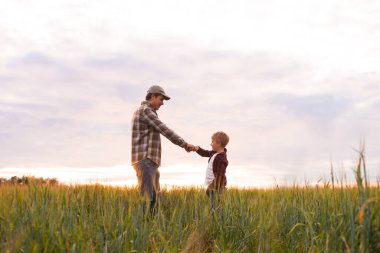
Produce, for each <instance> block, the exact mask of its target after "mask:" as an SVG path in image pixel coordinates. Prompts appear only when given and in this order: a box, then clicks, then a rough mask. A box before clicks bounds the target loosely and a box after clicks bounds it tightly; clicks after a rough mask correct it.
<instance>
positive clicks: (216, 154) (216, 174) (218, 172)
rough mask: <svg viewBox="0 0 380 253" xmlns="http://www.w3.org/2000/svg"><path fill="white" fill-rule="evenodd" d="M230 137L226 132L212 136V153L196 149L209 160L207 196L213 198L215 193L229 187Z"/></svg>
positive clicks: (206, 180)
mask: <svg viewBox="0 0 380 253" xmlns="http://www.w3.org/2000/svg"><path fill="white" fill-rule="evenodd" d="M228 142H229V137H228V135H227V134H226V133H224V132H216V133H214V134H213V135H212V136H211V147H212V151H209V150H204V149H202V148H200V147H195V151H196V152H197V153H198V154H199V155H200V156H203V157H210V159H209V160H208V165H207V170H206V179H205V186H206V187H207V189H206V194H207V196H210V195H211V197H212V198H213V195H214V192H217V193H220V192H222V191H223V190H224V189H225V187H226V185H227V178H226V169H227V166H228V160H227V149H226V146H227V144H228Z"/></svg>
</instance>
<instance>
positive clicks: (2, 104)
mask: <svg viewBox="0 0 380 253" xmlns="http://www.w3.org/2000/svg"><path fill="white" fill-rule="evenodd" d="M123 3H124V2H123ZM123 3H122V2H118V1H111V2H110V3H109V4H107V6H104V4H103V3H98V2H94V3H91V4H89V3H85V2H78V3H76V4H74V3H73V2H70V1H69V2H61V3H52V2H48V3H47V2H45V1H36V3H35V4H33V5H31V4H29V3H27V2H23V1H15V2H12V3H8V4H7V5H6V6H5V7H4V8H3V10H2V11H0V21H1V22H0V31H1V33H0V39H1V40H2V41H4V43H1V45H0V48H1V50H2V52H4V54H2V55H1V56H0V87H1V91H2V95H1V97H0V124H1V126H2V127H1V129H0V143H1V145H2V150H1V152H0V168H2V169H1V170H0V176H1V175H2V174H4V173H5V172H4V170H5V169H7V168H8V169H9V168H27V167H30V168H49V167H51V168H54V167H55V168H58V167H62V166H63V167H72V168H78V170H79V168H92V167H96V168H110V167H113V166H122V165H123V166H125V167H126V169H127V170H128V166H127V164H128V163H129V159H130V128H131V125H130V121H131V117H132V113H133V110H134V109H135V108H136V107H137V106H138V105H139V103H140V102H141V101H142V100H143V99H144V97H145V93H146V90H147V88H148V87H149V86H150V85H153V84H157V83H159V84H162V86H164V87H165V89H166V90H167V92H168V93H169V94H170V95H171V96H172V99H171V100H170V101H167V102H165V105H164V106H163V107H162V108H161V109H160V111H159V115H160V118H161V119H162V120H163V121H164V122H166V123H167V124H168V125H169V127H171V128H172V129H173V130H175V131H176V132H177V133H178V134H180V135H181V136H182V137H184V138H185V139H186V140H187V141H188V142H190V143H193V144H198V145H201V146H203V147H205V148H209V143H210V136H211V134H212V133H213V132H214V131H216V130H224V131H226V132H227V133H229V135H230V137H231V142H230V144H229V146H228V148H229V151H228V153H229V160H230V164H231V165H230V166H231V167H230V168H231V171H229V173H230V174H229V177H230V178H231V179H232V181H229V182H231V184H239V180H243V179H242V178H243V177H244V176H243V175H244V174H245V173H246V174H247V176H246V177H244V178H252V184H256V185H260V183H258V181H257V180H255V178H261V179H262V180H263V181H265V180H270V179H269V178H277V179H278V178H280V179H281V178H284V177H286V178H288V179H289V181H292V178H298V179H300V178H301V179H303V178H310V180H311V181H313V180H315V179H318V178H320V177H322V176H324V175H326V174H328V173H329V166H330V160H332V161H333V162H335V163H336V164H338V165H337V167H341V166H339V164H341V161H347V160H351V161H352V162H354V161H355V159H356V157H357V154H356V152H355V151H354V150H353V149H354V148H358V147H359V143H360V141H361V140H362V139H364V140H365V141H366V148H367V156H368V164H367V165H368V168H369V173H370V175H371V176H372V179H374V178H375V177H376V176H377V175H379V172H380V171H379V169H380V149H379V148H378V147H377V146H378V145H377V144H378V143H379V141H380V138H379V136H378V134H377V131H378V129H380V116H379V115H380V114H379V109H380V86H379V85H378V84H379V82H380V72H379V71H378V70H379V69H380V62H379V60H378V59H380V51H379V50H380V47H379V46H378V45H380V43H379V42H380V37H379V36H380V35H379V34H380V29H379V27H380V22H379V21H377V19H375V18H374V17H375V13H376V10H379V5H378V4H376V3H374V2H370V1H368V2H363V3H360V4H359V3H358V2H356V1H349V2H348V3H347V2H343V1H333V2H331V3H330V5H324V6H325V7H319V6H320V5H319V4H318V6H317V2H315V1H308V3H306V2H305V3H302V4H301V6H298V7H299V8H298V7H297V8H291V9H290V7H289V8H288V7H286V6H292V4H295V3H293V1H288V2H287V4H286V6H285V5H283V4H282V3H278V2H275V1H269V2H268V3H255V2H252V3H251V2H250V3H248V2H245V1H241V2H240V1H239V2H237V3H236V4H234V5H233V6H230V4H228V3H227V2H220V3H219V2H218V3H219V4H218V5H217V6H216V5H214V4H216V2H215V3H214V2H212V1H211V2H209V3H207V4H206V5H207V6H208V5H210V6H208V7H207V6H203V5H201V4H200V3H198V2H194V3H191V4H190V3H187V4H186V8H184V7H181V6H182V5H180V4H179V3H177V2H170V1H169V2H168V3H167V5H161V4H160V5H159V6H158V5H157V4H155V3H153V2H152V3H151V4H153V5H148V6H150V7H149V8H145V7H144V6H146V5H143V3H139V4H133V3H132V2H126V3H125V4H123ZM318 3H319V2H318ZM309 4H311V5H309ZM119 5H120V6H121V7H120V8H118V6H119ZM57 6H59V7H60V8H57V9H56V8H55V7H57ZM165 6H166V7H168V6H172V7H173V6H174V7H175V8H174V9H173V8H170V11H168V10H166V9H165V8H166V7H165ZM153 7H154V8H153ZM164 7H165V8H164ZM245 7H247V8H245ZM293 7H294V6H293ZM155 8H156V9H155ZM157 8H158V9H157ZM4 9H6V10H7V11H9V12H5V11H4ZM164 9H165V10H164ZM296 9H297V10H298V11H295V10H296ZM159 10H161V11H159ZM293 10H294V11H293ZM313 10H315V11H313ZM185 11H189V12H186V13H189V14H188V15H189V16H186V15H185V14H184V12H185ZM252 13H256V14H257V15H256V16H255V15H253V16H252ZM352 13H355V15H351V14H352ZM128 14H130V15H128ZM291 14H294V15H291ZM198 15H199V16H198ZM225 15H226V19H222V17H224V16H225ZM148 17H149V18H148ZM160 17H163V18H160ZM210 17H213V19H212V18H210ZM376 17H377V16H376ZM18 18H19V19H20V20H22V21H23V22H21V21H20V20H18ZM174 20H175V21H176V22H174ZM194 20H197V21H196V22H194ZM194 23H195V24H194ZM144 32H145V33H144ZM163 149H164V153H163V161H164V164H163V166H164V168H165V169H163V173H162V176H163V180H164V181H165V180H168V181H167V182H172V181H170V180H174V181H175V178H177V179H178V180H180V179H179V178H183V177H186V175H188V174H186V173H189V172H187V171H186V169H184V170H183V171H180V172H178V173H179V174H178V173H177V174H175V172H174V171H171V170H170V169H168V168H171V166H176V165H178V164H184V163H185V164H188V166H193V167H194V168H197V169H195V173H196V174H197V175H198V176H199V175H201V174H202V173H203V171H202V170H201V169H200V168H204V167H205V165H206V163H207V161H206V160H205V159H203V158H200V157H198V156H197V155H196V154H188V153H186V152H184V151H183V150H181V149H180V148H178V147H176V146H174V145H173V144H171V143H170V142H168V141H167V140H163ZM344 164H345V169H346V170H347V173H348V174H350V173H351V168H348V167H350V166H347V163H346V162H345V163H344ZM352 164H354V163H352ZM265 168H266V169H265ZM129 169H130V168H129ZM233 169H234V170H235V171H236V173H235V174H236V175H240V179H239V177H236V176H235V174H234V171H232V170H233ZM165 170H166V171H167V173H168V175H165ZM98 171H99V169H98ZM169 174H170V175H172V178H170V176H169ZM165 177H167V178H165ZM264 178H266V179H264ZM181 180H182V179H181ZM244 180H246V179H244ZM240 184H241V182H240ZM244 185H249V182H248V181H247V182H244Z"/></svg>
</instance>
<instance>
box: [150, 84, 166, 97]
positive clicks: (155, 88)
mask: <svg viewBox="0 0 380 253" xmlns="http://www.w3.org/2000/svg"><path fill="white" fill-rule="evenodd" d="M147 93H156V94H161V95H162V96H164V99H165V100H169V99H170V97H169V96H168V95H166V93H165V91H164V89H163V88H162V87H161V86H158V85H153V86H152V87H150V88H149V90H148V91H147Z"/></svg>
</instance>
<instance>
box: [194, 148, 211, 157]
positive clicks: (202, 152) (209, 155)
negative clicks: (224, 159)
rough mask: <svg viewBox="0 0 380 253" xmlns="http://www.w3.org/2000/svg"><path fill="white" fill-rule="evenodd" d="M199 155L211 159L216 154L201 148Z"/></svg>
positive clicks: (198, 151)
mask: <svg viewBox="0 0 380 253" xmlns="http://www.w3.org/2000/svg"><path fill="white" fill-rule="evenodd" d="M197 154H198V155H200V156H203V157H211V156H212V155H213V154H215V151H209V150H204V149H203V148H201V147H199V149H198V150H197Z"/></svg>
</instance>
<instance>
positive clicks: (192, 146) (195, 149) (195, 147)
mask: <svg viewBox="0 0 380 253" xmlns="http://www.w3.org/2000/svg"><path fill="white" fill-rule="evenodd" d="M198 149H199V147H198V146H194V145H191V144H187V145H186V147H185V150H186V151H187V152H191V151H197V150H198Z"/></svg>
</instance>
